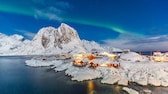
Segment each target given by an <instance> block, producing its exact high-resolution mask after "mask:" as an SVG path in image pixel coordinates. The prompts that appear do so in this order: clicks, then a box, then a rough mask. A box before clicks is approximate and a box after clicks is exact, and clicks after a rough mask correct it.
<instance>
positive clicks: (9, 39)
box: [0, 33, 29, 54]
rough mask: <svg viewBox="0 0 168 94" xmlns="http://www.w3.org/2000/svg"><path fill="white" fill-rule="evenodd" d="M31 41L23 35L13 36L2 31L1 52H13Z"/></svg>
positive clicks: (0, 37) (0, 39)
mask: <svg viewBox="0 0 168 94" xmlns="http://www.w3.org/2000/svg"><path fill="white" fill-rule="evenodd" d="M28 42H29V41H28V40H24V37H23V36H21V35H17V34H14V35H12V36H7V35H5V34H2V33H0V54H9V53H13V52H15V51H17V50H19V49H21V48H22V47H24V46H25V45H26V44H27V43H28Z"/></svg>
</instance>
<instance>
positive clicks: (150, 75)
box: [26, 52, 168, 86]
mask: <svg viewBox="0 0 168 94" xmlns="http://www.w3.org/2000/svg"><path fill="white" fill-rule="evenodd" d="M93 62H94V63H98V64H100V65H101V64H104V63H105V62H110V63H116V61H110V60H109V58H106V57H103V58H98V59H95V60H93ZM118 62H119V63H120V67H119V68H114V67H107V66H99V67H96V68H90V67H89V66H88V65H87V66H86V67H76V66H73V64H72V60H67V61H65V60H56V59H54V58H53V57H52V58H50V57H48V58H47V59H46V60H42V59H31V60H27V61H26V65H29V66H34V67H39V66H51V68H53V69H54V70H55V71H56V72H57V71H63V70H65V74H66V75H69V76H70V77H71V79H72V80H77V81H84V80H90V79H96V78H101V83H106V84H119V85H125V86H127V85H128V84H129V82H135V83H137V84H139V85H149V84H150V85H153V86H168V63H166V62H159V63H157V62H151V61H149V59H148V58H146V57H144V56H141V55H139V54H137V53H135V52H129V53H122V54H121V56H120V58H119V59H118Z"/></svg>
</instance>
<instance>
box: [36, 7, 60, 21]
mask: <svg viewBox="0 0 168 94" xmlns="http://www.w3.org/2000/svg"><path fill="white" fill-rule="evenodd" d="M54 11H59V10H57V9H55V10H54ZM54 11H51V10H50V9H45V10H38V9H34V12H35V15H34V17H35V18H37V19H40V18H45V19H49V20H57V21H62V18H61V17H60V16H59V12H57V14H56V13H55V12H54Z"/></svg>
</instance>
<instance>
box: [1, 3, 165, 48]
mask: <svg viewBox="0 0 168 94" xmlns="http://www.w3.org/2000/svg"><path fill="white" fill-rule="evenodd" d="M166 3H168V2H167V1H166V0H160V1H153V0H104V1H101V0H28V1H23V0H0V20H1V22H0V24H1V25H0V32H1V33H5V34H7V35H11V34H15V33H18V34H21V35H24V36H25V37H26V38H29V39H31V38H32V37H31V36H28V34H29V35H30V34H32V35H33V34H35V33H37V32H38V30H39V29H40V28H42V27H45V26H54V27H58V26H59V25H60V23H62V22H63V23H67V24H68V25H70V26H72V27H74V28H75V29H76V30H77V31H78V33H79V35H80V37H81V38H82V39H86V40H94V41H97V42H100V43H105V44H108V45H112V46H113V45H116V47H119V46H117V44H118V43H119V42H120V43H119V44H120V46H122V44H121V41H122V42H123V40H124V41H125V42H124V43H123V46H125V44H129V45H130V44H131V46H126V47H127V48H128V47H130V48H133V49H135V48H134V47H132V46H133V45H136V42H132V40H134V41H135V40H138V39H139V40H143V41H144V40H149V39H152V38H153V37H157V36H159V38H158V39H160V36H163V35H167V34H168V13H167V10H168V6H167V5H166ZM22 31H24V32H22ZM161 39H162V41H159V40H158V41H157V43H160V42H163V38H161ZM165 41H167V39H164V42H165ZM114 43H115V44H114ZM137 43H140V44H141V45H140V44H138V45H140V46H142V47H143V46H144V47H145V45H147V44H146V43H143V42H137ZM149 43H151V41H149ZM152 43H154V41H153V40H152ZM162 45H163V43H162ZM164 45H165V43H164ZM114 47H115V46H114ZM148 48H150V47H148ZM162 49H164V48H162ZM149 50H150V49H149ZM152 50H155V49H152Z"/></svg>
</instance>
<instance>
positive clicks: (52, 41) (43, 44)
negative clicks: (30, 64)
mask: <svg viewBox="0 0 168 94" xmlns="http://www.w3.org/2000/svg"><path fill="white" fill-rule="evenodd" d="M85 52H86V50H85V49H84V48H83V45H82V43H81V40H80V38H79V36H78V33H77V31H76V30H75V29H73V28H72V27H70V26H68V25H66V24H64V23H62V24H61V26H59V27H58V28H54V27H45V28H42V29H40V30H39V32H38V33H37V34H36V35H35V37H34V38H33V40H32V41H31V43H30V44H28V46H27V47H26V48H25V50H22V52H21V53H23V54H57V53H85Z"/></svg>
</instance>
